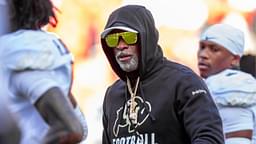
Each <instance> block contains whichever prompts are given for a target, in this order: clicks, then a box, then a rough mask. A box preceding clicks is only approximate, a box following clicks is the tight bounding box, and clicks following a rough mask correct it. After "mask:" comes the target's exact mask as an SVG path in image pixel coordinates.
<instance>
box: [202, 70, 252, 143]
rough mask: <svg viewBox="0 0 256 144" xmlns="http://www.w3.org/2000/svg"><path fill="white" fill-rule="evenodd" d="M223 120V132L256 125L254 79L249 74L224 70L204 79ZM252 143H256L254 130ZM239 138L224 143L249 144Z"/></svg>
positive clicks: (250, 127)
mask: <svg viewBox="0 0 256 144" xmlns="http://www.w3.org/2000/svg"><path fill="white" fill-rule="evenodd" d="M206 84H207V86H208V87H209V90H210V92H211V95H212V96H213V99H214V100H215V102H216V104H217V106H218V108H219V112H220V116H221V118H222V122H223V129H224V133H229V132H234V131H239V130H248V129H251V130H253V129H255V128H256V127H255V126H256V80H255V78H254V77H253V76H251V75H250V74H247V73H244V72H241V71H237V70H230V69H227V70H224V71H222V72H220V73H218V74H216V75H213V76H210V77H209V78H207V79H206ZM253 133H254V136H253V141H254V142H253V144H256V141H255V136H256V132H255V130H254V132H253ZM241 140H242V139H241V138H240V139H237V138H235V139H232V140H227V141H226V143H232V144H233V143H234V144H235V142H236V143H243V144H247V143H248V144H251V142H250V141H248V140H246V139H245V141H247V142H241Z"/></svg>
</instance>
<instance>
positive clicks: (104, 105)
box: [102, 88, 111, 144]
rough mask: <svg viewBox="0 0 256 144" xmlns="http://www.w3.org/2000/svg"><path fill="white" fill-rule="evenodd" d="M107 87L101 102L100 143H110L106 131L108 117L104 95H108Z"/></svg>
mask: <svg viewBox="0 0 256 144" xmlns="http://www.w3.org/2000/svg"><path fill="white" fill-rule="evenodd" d="M109 89H110V88H108V89H107V91H106V94H105V99H104V102H103V117H102V122H103V134H102V144H111V142H110V140H109V136H108V133H107V130H108V118H107V115H106V97H108V94H109Z"/></svg>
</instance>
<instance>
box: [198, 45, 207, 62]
mask: <svg viewBox="0 0 256 144" xmlns="http://www.w3.org/2000/svg"><path fill="white" fill-rule="evenodd" d="M197 55H198V58H201V59H207V58H209V52H208V48H207V47H205V48H199V50H198V53H197Z"/></svg>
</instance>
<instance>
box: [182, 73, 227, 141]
mask: <svg viewBox="0 0 256 144" xmlns="http://www.w3.org/2000/svg"><path fill="white" fill-rule="evenodd" d="M178 103H179V104H178V115H179V117H180V119H181V120H183V125H184V127H185V129H186V131H187V134H188V135H189V137H190V138H191V143H192V144H224V136H223V131H222V122H221V118H220V115H219V112H218V109H217V107H216V105H215V103H214V101H213V99H212V97H211V95H210V94H209V91H208V89H207V87H206V85H205V83H204V82H203V81H202V80H201V79H200V78H199V77H197V76H195V75H190V76H187V77H184V79H183V80H181V82H180V85H179V92H178Z"/></svg>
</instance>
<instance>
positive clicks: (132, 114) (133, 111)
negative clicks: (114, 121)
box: [127, 77, 140, 124]
mask: <svg viewBox="0 0 256 144" xmlns="http://www.w3.org/2000/svg"><path fill="white" fill-rule="evenodd" d="M139 82H140V77H138V78H137V82H136V85H135V89H134V91H132V87H131V81H130V80H129V78H128V77H127V86H128V91H129V93H130V95H131V104H130V110H129V113H130V119H131V120H132V122H133V123H135V124H136V123H137V112H136V109H135V106H136V102H135V96H136V93H137V90H138V86H139Z"/></svg>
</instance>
